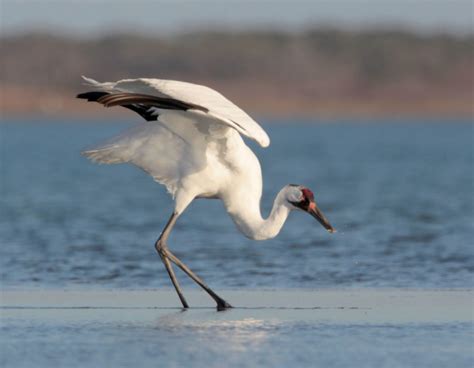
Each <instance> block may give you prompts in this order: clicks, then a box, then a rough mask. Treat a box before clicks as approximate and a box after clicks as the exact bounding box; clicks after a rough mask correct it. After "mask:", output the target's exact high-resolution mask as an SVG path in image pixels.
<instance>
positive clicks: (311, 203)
mask: <svg viewBox="0 0 474 368" xmlns="http://www.w3.org/2000/svg"><path fill="white" fill-rule="evenodd" d="M301 194H302V199H301V200H300V201H299V202H290V203H291V204H292V205H293V206H295V207H297V208H299V209H301V210H303V211H305V212H308V213H309V214H310V215H311V216H313V217H314V218H315V219H316V220H318V222H319V223H320V224H321V225H322V226H323V227H324V228H325V229H326V230H327V231H328V232H330V233H334V232H336V229H334V228H333V227H332V225H331V224H330V223H329V221H328V219H327V218H326V216H324V215H323V213H322V212H321V210H320V209H319V208H318V206H317V205H316V202H315V200H314V194H313V192H312V191H311V190H309V189H308V188H303V189H301Z"/></svg>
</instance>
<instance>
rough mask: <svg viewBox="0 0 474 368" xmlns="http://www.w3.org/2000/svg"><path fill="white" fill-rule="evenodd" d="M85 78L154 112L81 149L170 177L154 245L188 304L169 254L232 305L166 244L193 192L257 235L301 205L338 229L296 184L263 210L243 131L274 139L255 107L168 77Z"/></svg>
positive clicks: (264, 235)
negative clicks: (169, 208)
mask: <svg viewBox="0 0 474 368" xmlns="http://www.w3.org/2000/svg"><path fill="white" fill-rule="evenodd" d="M83 78H84V80H85V81H86V82H87V85H88V86H89V87H92V88H93V89H94V91H92V92H88V93H84V94H81V95H79V96H78V97H79V98H86V99H88V100H89V101H97V102H99V103H103V104H104V105H105V106H115V105H121V106H124V107H127V108H129V109H131V110H133V111H136V112H138V113H139V114H140V115H142V116H143V117H145V119H146V120H148V121H146V122H143V123H140V124H139V125H136V126H134V127H133V128H131V129H129V130H128V131H126V132H124V133H123V134H121V135H119V136H117V137H113V138H111V139H110V140H108V141H106V142H103V143H101V144H99V145H96V146H94V147H91V148H89V149H87V150H86V151H84V152H83V154H84V155H85V156H87V157H88V158H90V159H91V160H93V161H96V162H99V163H106V164H115V163H131V164H133V165H135V166H137V167H139V168H141V169H143V170H145V171H146V172H147V173H149V174H150V175H151V176H152V177H153V178H154V179H155V180H156V181H157V182H159V183H161V184H163V185H165V186H166V188H167V190H168V191H169V192H170V193H171V194H172V196H173V197H174V198H175V210H174V212H173V215H172V216H171V218H170V220H169V222H168V224H167V226H166V227H165V229H164V231H163V233H162V235H161V236H160V238H159V239H158V241H157V243H156V249H157V250H158V252H159V254H160V256H161V257H162V259H163V262H164V263H165V266H166V268H167V270H168V273H169V275H170V277H171V279H172V281H173V284H174V286H175V288H176V290H177V292H178V295H179V297H180V299H181V301H182V303H183V306H184V307H187V306H188V305H187V302H186V300H185V299H184V296H183V295H182V292H181V290H180V287H179V284H178V282H177V279H176V277H175V275H174V272H173V269H172V267H171V264H170V261H172V262H174V263H175V264H177V265H178V266H179V267H180V268H182V269H183V271H184V272H186V273H187V274H188V275H189V276H190V277H191V278H193V279H194V280H195V281H196V282H197V283H198V284H199V285H201V286H202V287H203V288H204V289H205V290H206V291H207V292H208V293H209V294H210V295H211V296H212V297H213V298H214V300H215V301H216V303H217V306H218V308H219V309H224V308H227V307H229V306H230V305H229V304H228V303H226V302H225V301H224V300H223V299H222V298H220V297H219V296H217V295H216V294H215V293H214V292H213V291H212V290H211V289H209V288H208V287H207V286H206V285H205V284H204V283H203V282H202V280H201V279H199V278H198V277H197V276H196V275H195V274H194V273H193V272H192V271H191V270H190V269H189V268H187V267H186V266H185V265H184V264H183V263H182V262H181V261H180V260H179V259H177V258H176V256H174V255H173V254H172V253H171V252H170V251H169V249H168V247H167V238H168V236H169V233H170V231H171V229H172V227H173V225H174V224H175V222H176V220H177V218H178V217H179V215H180V214H181V213H182V212H183V211H184V210H185V209H186V207H187V206H188V205H189V204H190V203H191V201H192V200H193V199H195V198H219V199H221V200H222V201H223V203H224V206H225V208H226V210H227V212H228V213H229V214H230V216H231V217H232V219H233V220H234V222H235V224H236V225H237V227H238V228H239V229H240V230H241V231H242V232H243V233H244V234H245V235H246V236H247V237H249V238H252V239H257V240H263V239H268V238H271V237H274V236H276V235H277V234H278V232H279V231H280V229H281V227H282V226H283V224H284V222H285V220H286V218H287V216H288V214H289V212H290V211H291V210H295V209H299V210H304V211H307V212H308V213H310V214H311V215H313V216H314V217H315V218H316V219H317V220H318V221H319V222H320V223H321V224H322V225H323V226H324V227H325V228H326V229H327V230H328V231H330V232H333V231H334V229H333V228H332V226H331V225H330V224H329V222H328V221H327V219H326V218H325V217H324V216H323V214H322V213H321V211H320V210H319V209H318V207H317V206H316V203H315V201H314V197H313V194H312V192H311V191H310V190H309V189H307V188H305V187H303V186H298V185H287V186H285V187H284V188H283V189H282V190H281V191H280V192H279V193H278V195H277V197H276V199H275V202H274V205H273V209H272V211H271V213H270V215H269V217H268V218H267V219H263V218H262V216H261V213H260V198H261V194H262V176H261V169H260V164H259V161H258V159H257V157H256V156H255V155H254V153H253V152H252V151H251V150H250V148H249V147H248V146H247V145H246V144H245V142H244V141H243V139H242V137H241V136H240V134H242V135H244V136H246V137H248V138H251V139H253V140H255V141H256V142H258V143H259V144H260V145H261V146H262V147H267V146H268V145H269V144H270V139H269V138H268V135H267V134H266V133H265V131H264V130H263V129H262V128H261V127H260V126H259V125H258V124H257V123H256V122H255V121H254V120H253V119H252V118H251V117H250V116H249V115H247V114H246V113H245V112H244V111H243V110H241V109H240V108H239V107H237V106H236V105H234V104H233V103H232V102H230V101H229V100H228V99H226V98H225V97H224V96H222V95H221V94H220V93H218V92H216V91H215V90H213V89H211V88H208V87H204V86H199V85H195V84H191V83H185V82H178V81H169V80H159V79H144V78H141V79H125V80H120V81H118V82H107V83H99V82H96V81H95V80H93V79H90V78H85V77H83ZM239 133H240V134H239Z"/></svg>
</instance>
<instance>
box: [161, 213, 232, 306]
mask: <svg viewBox="0 0 474 368" xmlns="http://www.w3.org/2000/svg"><path fill="white" fill-rule="evenodd" d="M177 218H178V214H176V213H173V215H172V216H171V218H170V219H169V221H168V223H167V224H166V227H165V229H164V230H163V233H162V234H161V236H160V238H159V239H158V241H157V242H156V245H155V247H156V249H157V250H158V253H159V254H160V257H161V258H162V259H163V262H165V259H166V260H167V261H168V260H170V261H171V262H173V263H175V264H176V265H177V266H178V267H179V268H181V269H182V270H183V271H184V272H185V273H186V274H187V275H188V276H189V277H190V278H191V279H193V280H194V281H195V282H196V283H197V284H198V285H199V286H201V287H202V288H203V289H204V290H205V291H206V292H207V293H208V294H209V295H210V296H211V297H212V299H214V300H215V302H216V303H217V309H218V310H224V309H227V308H232V306H231V305H230V304H229V303H227V302H226V301H225V300H224V299H222V298H221V297H220V296H219V295H217V294H216V293H215V292H214V291H212V289H211V288H210V287H209V286H207V285H206V284H205V283H204V281H202V280H201V279H200V278H199V277H198V276H197V275H196V274H195V273H194V272H193V271H191V269H189V267H188V266H186V265H185V264H184V263H183V262H181V260H180V259H179V258H178V257H176V256H175V255H174V254H173V253H171V252H170V250H169V249H168V246H167V244H166V241H167V239H168V236H169V234H170V232H171V229H172V228H173V226H174V224H175V223H176V220H177ZM166 265H167V264H166V262H165V266H166ZM168 265H169V266H170V267H169V268H168V266H167V267H166V269H167V270H168V273H169V274H170V277H171V281H173V280H175V281H176V282H175V281H173V285H174V286H175V288H176V291H177V292H178V295H179V297H180V299H181V301H182V302H183V299H184V297H182V292H181V289H180V287H179V284H178V283H177V280H176V277H175V276H174V271H173V269H172V268H171V264H169V262H168ZM170 270H171V272H170ZM172 275H173V276H174V277H173V276H172ZM185 302H186V301H185ZM183 305H184V303H183ZM185 308H187V303H186V306H185Z"/></svg>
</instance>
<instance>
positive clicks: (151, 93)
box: [77, 77, 270, 147]
mask: <svg viewBox="0 0 474 368" xmlns="http://www.w3.org/2000/svg"><path fill="white" fill-rule="evenodd" d="M83 78H84V80H85V81H86V82H87V84H88V85H89V86H91V87H94V89H95V91H92V92H87V93H83V94H80V95H78V96H77V97H78V98H84V99H87V100H89V101H97V102H99V103H102V104H103V105H104V106H107V107H108V106H117V105H120V106H123V107H126V108H128V109H131V110H133V111H135V112H137V113H139V114H140V115H141V116H143V117H144V118H145V120H147V121H153V120H157V117H158V115H160V113H161V111H162V110H181V111H192V112H193V113H198V114H201V115H203V116H204V117H207V118H209V119H211V120H213V121H219V122H220V123H221V124H223V125H226V126H228V127H231V128H233V129H235V130H236V131H238V132H239V133H240V134H243V135H245V136H246V137H249V138H251V139H253V140H255V141H256V142H258V143H259V144H260V145H261V146H262V147H267V146H268V145H269V144H270V139H269V137H268V135H267V133H266V132H265V131H264V130H263V129H262V127H260V125H258V123H257V122H255V120H253V119H252V118H251V117H250V116H249V115H247V114H246V113H245V112H244V111H243V110H242V109H240V108H239V107H238V106H236V105H235V104H233V103H232V102H231V101H229V100H228V99H227V98H225V97H224V96H223V95H221V94H220V93H219V92H217V91H215V90H213V89H211V88H208V87H205V86H201V85H196V84H192V83H186V82H179V81H172V80H162V79H147V78H140V79H123V80H120V81H118V82H106V83H99V82H97V81H95V80H93V79H90V78H86V77H83Z"/></svg>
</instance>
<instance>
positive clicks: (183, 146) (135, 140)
mask: <svg viewBox="0 0 474 368" xmlns="http://www.w3.org/2000/svg"><path fill="white" fill-rule="evenodd" d="M236 144H237V145H239V144H242V145H244V143H243V141H242V139H241V138H240V137H239V135H238V133H237V132H235V131H234V130H233V129H230V128H229V127H227V126H225V125H223V124H221V123H218V122H216V121H213V120H211V119H209V118H207V117H205V116H203V115H201V114H197V113H195V112H184V111H174V110H173V111H167V112H164V113H162V114H160V117H159V121H158V122H155V121H147V122H143V123H140V124H138V125H136V126H133V127H132V128H130V129H129V130H127V131H125V132H123V133H122V134H120V135H118V136H116V137H113V138H111V139H109V140H107V141H105V142H102V143H100V144H98V145H96V146H93V147H90V148H88V149H87V150H85V151H83V152H82V154H83V155H84V156H86V157H88V158H90V159H91V160H92V161H95V162H98V163H103V164H118V163H131V164H133V165H135V166H137V167H139V168H141V169H143V170H144V171H145V172H147V173H148V174H150V175H151V176H152V177H153V179H155V180H156V181H157V182H159V183H161V184H163V185H165V186H166V188H167V189H168V191H169V192H170V193H171V194H172V195H173V196H174V195H175V194H176V191H177V189H178V187H179V184H180V181H181V180H183V179H184V178H186V177H189V176H191V175H192V174H195V173H198V172H201V171H203V170H205V169H206V168H208V167H209V165H211V166H212V165H215V164H216V162H219V163H220V164H222V163H223V164H224V165H226V164H229V165H230V164H232V161H233V160H235V159H238V157H237V156H236V155H235V154H234V153H233V152H232V149H233V148H235V147H236ZM223 169H224V170H225V168H223ZM209 181H212V178H209Z"/></svg>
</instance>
